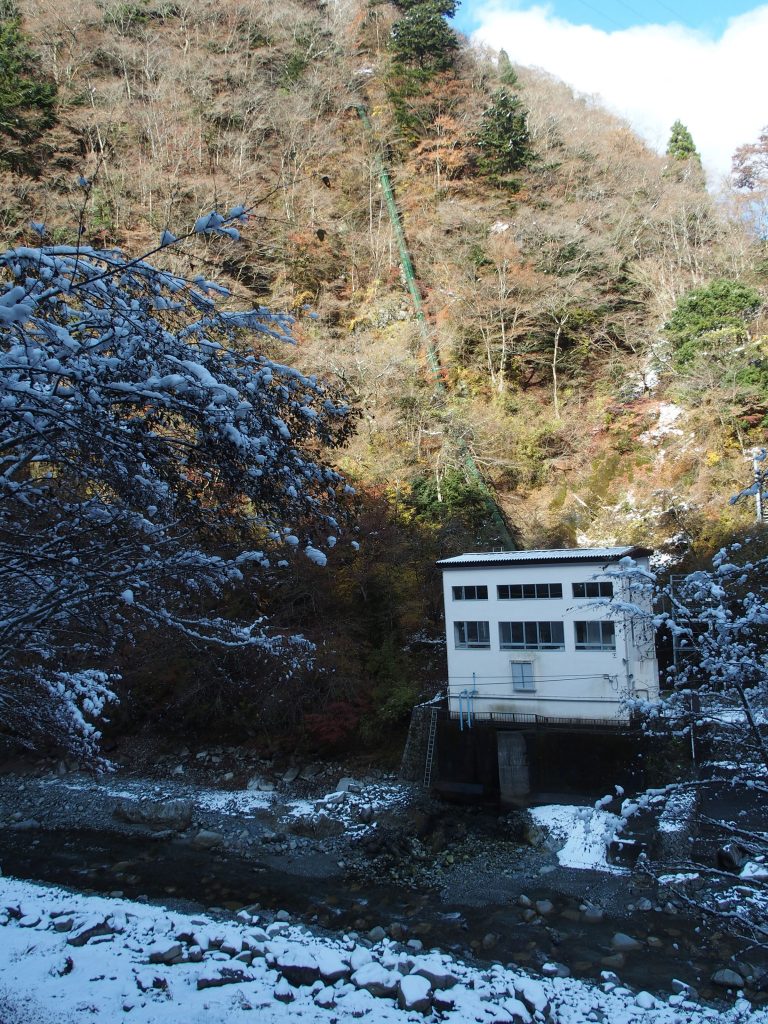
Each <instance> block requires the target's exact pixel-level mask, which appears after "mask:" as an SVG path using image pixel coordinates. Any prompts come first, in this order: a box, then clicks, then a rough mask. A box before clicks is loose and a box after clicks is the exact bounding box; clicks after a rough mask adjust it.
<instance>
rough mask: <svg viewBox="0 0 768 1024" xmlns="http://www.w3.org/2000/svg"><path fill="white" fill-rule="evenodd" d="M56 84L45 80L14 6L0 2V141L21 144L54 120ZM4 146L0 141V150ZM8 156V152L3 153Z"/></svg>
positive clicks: (33, 137) (6, 1) (27, 141)
mask: <svg viewBox="0 0 768 1024" xmlns="http://www.w3.org/2000/svg"><path fill="white" fill-rule="evenodd" d="M55 101H56V85H55V84H54V83H53V82H49V81H46V80H45V79H44V78H43V77H42V75H41V73H40V67H39V61H38V59H37V57H36V55H35V54H34V53H33V52H32V50H31V49H30V47H29V44H28V43H27V41H26V39H25V37H24V35H23V33H22V31H21V25H20V19H19V14H18V11H17V9H16V8H15V6H14V4H12V3H10V2H9V0H3V2H2V3H0V140H2V139H3V138H5V140H6V141H8V140H11V141H12V142H15V143H17V144H21V145H24V144H26V143H29V142H31V141H33V140H34V139H35V138H36V137H37V136H38V135H39V134H40V133H41V132H42V131H43V130H44V129H45V128H48V127H49V126H50V125H51V124H53V121H54V104H55ZM2 148H5V147H3V146H2V145H1V144H0V149H2ZM6 155H7V154H6Z"/></svg>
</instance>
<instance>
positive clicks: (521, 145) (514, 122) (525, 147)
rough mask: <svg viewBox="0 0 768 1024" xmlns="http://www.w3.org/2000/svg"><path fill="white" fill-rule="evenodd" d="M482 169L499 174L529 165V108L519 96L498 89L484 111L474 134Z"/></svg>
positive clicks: (530, 152)
mask: <svg viewBox="0 0 768 1024" xmlns="http://www.w3.org/2000/svg"><path fill="white" fill-rule="evenodd" d="M475 141H476V143H477V146H478V148H479V149H480V154H481V155H480V160H479V161H478V162H479V166H480V170H481V171H482V172H483V173H484V174H489V175H492V176H498V175H502V174H509V173H510V172H511V171H518V170H520V169H521V168H523V167H527V166H528V165H529V164H530V162H531V160H532V158H533V153H532V151H531V137H530V133H529V131H528V111H527V110H526V109H525V107H524V106H523V104H522V102H521V100H520V98H519V97H518V96H513V95H512V93H510V92H509V91H508V90H507V89H499V91H498V92H496V93H494V95H493V96H492V97H491V105H490V107H488V109H487V110H486V111H485V113H484V114H483V119H482V121H481V122H480V127H479V129H478V131H477V134H476V136H475Z"/></svg>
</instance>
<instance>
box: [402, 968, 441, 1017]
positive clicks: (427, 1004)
mask: <svg viewBox="0 0 768 1024" xmlns="http://www.w3.org/2000/svg"><path fill="white" fill-rule="evenodd" d="M431 992H432V986H431V985H430V984H429V982H428V981H427V979H426V978H423V977H421V975H418V974H411V975H409V976H408V977H407V978H401V979H400V981H399V983H398V987H397V1005H398V1006H399V1007H400V1009H401V1010H414V1011H416V1012H417V1013H429V1011H430V1010H431V1009H432V999H431Z"/></svg>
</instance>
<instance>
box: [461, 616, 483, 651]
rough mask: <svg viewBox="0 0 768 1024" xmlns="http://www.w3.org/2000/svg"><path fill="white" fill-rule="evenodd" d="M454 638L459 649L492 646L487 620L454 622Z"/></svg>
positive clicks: (481, 648) (480, 648) (477, 648)
mask: <svg viewBox="0 0 768 1024" xmlns="http://www.w3.org/2000/svg"><path fill="white" fill-rule="evenodd" d="M453 638H454V641H455V644H456V647H457V649H458V650H486V649H488V648H490V646H491V629H490V626H489V624H488V623H487V622H454V624H453Z"/></svg>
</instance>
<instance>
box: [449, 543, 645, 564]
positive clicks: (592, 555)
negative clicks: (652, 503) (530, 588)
mask: <svg viewBox="0 0 768 1024" xmlns="http://www.w3.org/2000/svg"><path fill="white" fill-rule="evenodd" d="M652 553H653V552H652V549H651V548H644V547H641V546H640V545H638V544H622V545H618V546H616V547H610V548H609V547H605V548H541V549H531V550H529V551H525V550H523V551H467V552H465V553H464V554H461V555H453V556H451V557H450V558H441V559H438V561H437V562H436V563H435V564H436V565H437V566H439V567H440V568H442V569H452V568H463V567H465V566H483V565H485V566H492V565H514V564H516V563H524V564H527V565H546V564H549V565H556V564H558V563H560V564H562V563H567V562H617V561H618V560H619V559H620V558H626V557H629V558H645V557H648V556H649V555H651V554H652Z"/></svg>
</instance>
